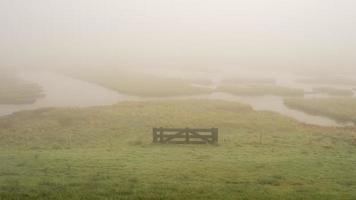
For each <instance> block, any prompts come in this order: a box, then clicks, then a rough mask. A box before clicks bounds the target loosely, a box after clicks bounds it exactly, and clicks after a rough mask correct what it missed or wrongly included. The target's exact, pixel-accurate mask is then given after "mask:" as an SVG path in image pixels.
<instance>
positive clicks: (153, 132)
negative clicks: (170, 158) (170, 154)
mask: <svg viewBox="0 0 356 200" xmlns="http://www.w3.org/2000/svg"><path fill="white" fill-rule="evenodd" d="M152 134H153V143H157V142H158V134H157V128H153V130H152Z"/></svg>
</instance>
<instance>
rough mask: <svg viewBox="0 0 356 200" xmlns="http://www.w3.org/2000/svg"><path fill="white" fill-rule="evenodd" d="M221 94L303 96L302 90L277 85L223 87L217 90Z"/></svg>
mask: <svg viewBox="0 0 356 200" xmlns="http://www.w3.org/2000/svg"><path fill="white" fill-rule="evenodd" d="M217 90H218V91H219V92H227V93H231V94H235V95H246V96H264V95H276V96H303V95H304V91H303V90H300V89H294V88H287V87H282V86H276V85H223V86H220V87H218V88H217Z"/></svg>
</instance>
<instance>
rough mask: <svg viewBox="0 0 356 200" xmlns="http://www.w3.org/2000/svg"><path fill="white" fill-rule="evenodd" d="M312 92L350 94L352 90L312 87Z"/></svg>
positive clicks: (338, 94) (335, 94) (334, 94)
mask: <svg viewBox="0 0 356 200" xmlns="http://www.w3.org/2000/svg"><path fill="white" fill-rule="evenodd" d="M313 90H314V92H318V93H322V94H328V95H331V96H352V95H353V94H354V93H353V91H352V90H347V89H339V88H333V87H317V88H314V89H313Z"/></svg>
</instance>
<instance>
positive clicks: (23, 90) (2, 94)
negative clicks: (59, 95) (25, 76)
mask: <svg viewBox="0 0 356 200" xmlns="http://www.w3.org/2000/svg"><path fill="white" fill-rule="evenodd" d="M42 96H43V95H42V89H41V88H40V87H39V86H38V85H37V84H33V83H29V82H27V81H24V80H21V79H19V78H17V77H16V76H15V74H14V73H11V72H3V71H0V104H31V103H34V102H35V101H36V99H38V98H40V97H42Z"/></svg>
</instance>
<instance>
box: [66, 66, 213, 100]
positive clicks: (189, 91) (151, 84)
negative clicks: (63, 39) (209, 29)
mask: <svg viewBox="0 0 356 200" xmlns="http://www.w3.org/2000/svg"><path fill="white" fill-rule="evenodd" d="M65 73H66V74H68V75H70V76H72V77H75V78H78V79H81V80H85V81H88V82H93V83H96V84H99V85H101V86H103V87H106V88H110V89H112V90H116V91H118V92H121V93H125V94H130V95H137V96H144V97H167V96H181V95H194V94H205V93H210V92H211V90H210V89H208V88H202V87H194V86H192V81H185V80H182V79H173V78H161V77H158V76H154V75H149V74H143V73H137V72H132V71H127V70H126V71H124V70H116V69H106V70H90V69H85V70H81V71H79V70H78V71H72V72H68V71H67V72H65ZM197 82H201V80H197Z"/></svg>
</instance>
